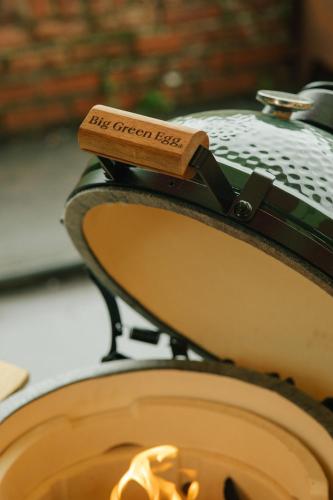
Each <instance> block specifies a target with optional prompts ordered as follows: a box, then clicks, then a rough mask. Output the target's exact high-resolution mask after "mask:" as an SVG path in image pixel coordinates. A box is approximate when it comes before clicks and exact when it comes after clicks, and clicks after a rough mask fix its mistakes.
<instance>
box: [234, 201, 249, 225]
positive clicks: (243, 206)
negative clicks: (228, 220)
mask: <svg viewBox="0 0 333 500" xmlns="http://www.w3.org/2000/svg"><path fill="white" fill-rule="evenodd" d="M234 214H235V216H236V217H237V219H241V220H245V219H248V218H249V217H250V215H251V214H252V205H251V203H249V202H248V201H246V200H239V201H237V203H236V204H235V206H234Z"/></svg>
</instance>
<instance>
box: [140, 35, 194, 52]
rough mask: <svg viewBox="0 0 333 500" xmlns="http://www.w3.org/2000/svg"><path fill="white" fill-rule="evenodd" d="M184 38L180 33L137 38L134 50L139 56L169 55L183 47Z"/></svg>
mask: <svg viewBox="0 0 333 500" xmlns="http://www.w3.org/2000/svg"><path fill="white" fill-rule="evenodd" d="M183 42H184V38H183V35H182V34H181V33H174V34H169V33H167V34H160V35H151V36H139V37H138V38H137V40H136V42H135V49H136V50H137V52H138V53H139V54H141V55H146V54H170V53H175V52H177V51H178V50H180V49H181V48H182V47H183Z"/></svg>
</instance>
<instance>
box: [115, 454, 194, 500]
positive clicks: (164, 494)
mask: <svg viewBox="0 0 333 500" xmlns="http://www.w3.org/2000/svg"><path fill="white" fill-rule="evenodd" d="M177 456H178V449H177V448H175V447H174V446H169V445H163V446H157V447H155V448H150V449H149V450H145V451H142V452H141V453H138V454H137V455H136V456H135V457H134V458H133V460H132V461H131V464H130V467H129V469H128V471H127V472H126V473H125V474H124V475H123V477H122V478H121V479H120V481H119V483H117V484H116V486H115V487H114V488H113V490H112V493H111V497H110V500H121V498H122V496H123V491H124V489H125V487H126V486H127V484H128V483H129V482H130V481H134V482H136V483H138V484H139V485H140V486H142V488H143V489H144V490H145V492H146V493H147V495H148V499H149V500H162V499H166V500H183V499H184V498H185V499H186V500H195V499H196V498H197V497H198V495H199V483H198V482H197V481H192V482H191V484H190V486H189V488H188V490H187V493H186V496H181V494H180V493H179V492H178V491H177V488H176V485H175V484H174V483H172V482H170V481H167V480H166V479H163V478H161V477H158V476H156V475H155V474H154V471H153V470H152V464H151V462H157V464H160V465H157V467H156V466H155V470H162V469H163V470H166V469H168V468H170V467H171V465H172V464H171V463H170V462H168V463H164V464H162V462H163V461H164V460H166V459H168V460H172V459H175V458H176V457H177Z"/></svg>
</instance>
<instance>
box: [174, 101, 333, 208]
mask: <svg viewBox="0 0 333 500" xmlns="http://www.w3.org/2000/svg"><path fill="white" fill-rule="evenodd" d="M176 122H177V123H182V124H185V125H188V126H189V127H193V128H197V129H202V130H205V131H206V132H207V133H208V135H209V139H210V146H209V147H210V150H211V151H212V152H213V153H214V155H215V157H216V159H217V160H218V161H220V162H232V163H233V164H234V165H233V167H234V168H236V169H237V168H238V169H241V170H243V171H245V172H246V171H247V172H248V173H250V171H251V170H254V169H255V168H257V167H261V168H264V169H265V170H267V171H268V172H270V173H272V174H273V175H274V176H275V178H276V181H277V182H279V183H280V185H281V184H283V185H284V186H287V187H288V188H289V189H288V190H289V191H290V189H291V190H292V192H293V193H294V195H296V196H298V197H299V193H301V194H302V195H303V196H304V197H305V198H306V201H307V202H309V203H310V204H311V205H312V206H315V207H316V208H317V209H318V210H319V211H324V212H326V214H330V215H332V214H333V136H332V135H330V134H329V133H327V132H325V131H322V130H320V129H318V128H316V127H313V126H311V125H308V124H305V123H301V122H297V121H289V120H281V119H278V118H275V117H272V116H269V115H264V114H262V113H260V112H254V111H245V112H237V111H226V112H223V111H222V112H221V111H217V112H210V113H205V114H195V115H191V116H187V117H182V118H179V119H177V120H176Z"/></svg>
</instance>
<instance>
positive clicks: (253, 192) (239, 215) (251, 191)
mask: <svg viewBox="0 0 333 500" xmlns="http://www.w3.org/2000/svg"><path fill="white" fill-rule="evenodd" d="M274 180H275V177H274V175H272V174H270V173H269V172H266V170H263V169H261V168H257V169H255V170H254V171H253V172H252V174H251V175H250V177H249V178H248V180H247V182H246V184H245V186H244V188H243V190H242V191H241V193H240V194H239V196H237V197H236V198H235V199H234V201H233V203H232V205H231V207H230V210H229V213H228V215H229V216H230V217H232V218H233V219H236V220H238V221H240V222H248V221H250V220H251V219H252V218H253V217H254V215H255V213H256V211H257V210H258V208H259V207H260V205H261V204H262V202H263V201H264V199H265V197H266V195H267V193H268V191H269V190H270V188H271V187H272V184H273V182H274Z"/></svg>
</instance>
